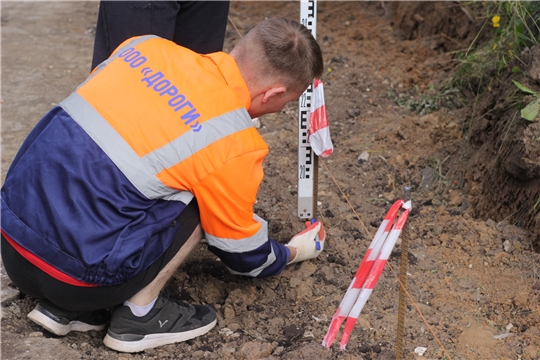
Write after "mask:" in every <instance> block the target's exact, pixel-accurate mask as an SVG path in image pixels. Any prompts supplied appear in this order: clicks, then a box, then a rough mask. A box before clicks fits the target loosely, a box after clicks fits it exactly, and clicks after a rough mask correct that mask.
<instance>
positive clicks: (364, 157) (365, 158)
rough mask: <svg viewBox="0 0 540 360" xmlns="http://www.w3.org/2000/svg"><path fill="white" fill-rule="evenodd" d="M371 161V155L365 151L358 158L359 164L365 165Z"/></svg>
mask: <svg viewBox="0 0 540 360" xmlns="http://www.w3.org/2000/svg"><path fill="white" fill-rule="evenodd" d="M368 159H369V153H368V152H367V151H364V152H363V153H361V154H360V156H359V157H358V162H359V163H363V162H366V161H368Z"/></svg>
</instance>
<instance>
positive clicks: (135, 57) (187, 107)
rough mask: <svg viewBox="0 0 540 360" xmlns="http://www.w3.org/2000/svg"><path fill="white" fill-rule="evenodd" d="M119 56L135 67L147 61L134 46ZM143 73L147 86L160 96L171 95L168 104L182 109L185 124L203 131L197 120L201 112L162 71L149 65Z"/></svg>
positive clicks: (181, 118) (182, 118)
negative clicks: (155, 69)
mask: <svg viewBox="0 0 540 360" xmlns="http://www.w3.org/2000/svg"><path fill="white" fill-rule="evenodd" d="M118 57H120V58H123V59H124V62H126V63H128V64H129V66H130V67H131V68H133V69H136V68H138V67H140V66H142V65H143V64H144V63H146V61H147V59H146V57H145V56H143V55H142V54H141V52H140V51H137V50H135V48H134V47H131V48H129V49H126V50H124V51H122V53H120V54H119V55H118ZM141 73H142V74H143V75H144V77H143V78H142V80H141V81H144V82H146V83H147V84H148V85H146V86H147V87H151V89H152V90H154V91H155V92H157V93H158V94H159V96H168V97H170V98H169V100H168V101H167V105H169V106H170V107H172V108H173V109H174V111H175V112H178V111H180V110H182V112H181V113H182V115H181V116H180V120H182V122H183V123H184V124H185V125H187V126H189V127H190V128H191V129H192V130H193V131H194V132H199V131H201V129H202V125H201V124H200V123H199V122H198V121H197V119H198V118H199V117H200V116H201V114H199V113H198V111H197V109H196V108H195V106H193V104H192V103H191V102H190V101H189V100H187V99H186V97H185V96H184V95H182V94H180V92H179V90H178V88H177V87H176V86H175V85H174V84H172V83H171V81H170V80H168V79H166V78H165V75H164V74H163V73H162V72H161V71H157V72H156V71H154V70H152V69H151V68H149V67H143V68H142V69H141Z"/></svg>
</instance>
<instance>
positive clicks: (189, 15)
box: [92, 1, 229, 69]
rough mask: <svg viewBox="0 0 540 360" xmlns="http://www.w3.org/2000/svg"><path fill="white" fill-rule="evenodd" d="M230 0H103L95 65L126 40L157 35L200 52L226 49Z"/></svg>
mask: <svg viewBox="0 0 540 360" xmlns="http://www.w3.org/2000/svg"><path fill="white" fill-rule="evenodd" d="M228 15H229V1H100V3H99V14H98V20H97V27H96V37H95V42H94V55H93V58H92V69H94V68H95V67H96V66H98V65H99V64H100V63H102V62H103V61H105V60H106V59H107V58H108V57H109V56H110V55H111V53H112V52H113V51H114V50H115V49H116V47H117V46H118V45H120V44H121V43H122V42H123V41H124V40H127V39H129V38H131V37H133V36H139V35H157V36H159V37H162V38H165V39H168V40H172V41H174V42H175V43H177V44H178V45H181V46H184V47H187V48H188V49H191V50H193V51H195V52H197V53H200V54H208V53H212V52H216V51H221V50H222V49H223V41H224V39H225V30H226V27H227V18H228Z"/></svg>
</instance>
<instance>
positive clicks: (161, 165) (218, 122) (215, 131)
mask: <svg viewBox="0 0 540 360" xmlns="http://www.w3.org/2000/svg"><path fill="white" fill-rule="evenodd" d="M252 127H253V121H252V120H251V118H250V116H249V114H248V112H247V111H246V109H244V108H240V109H237V110H233V111H231V112H228V113H225V114H222V115H220V116H217V117H215V118H213V119H210V120H208V121H205V122H204V123H203V130H202V131H201V132H198V133H196V132H193V131H188V132H186V133H184V134H182V135H180V136H179V137H178V138H176V139H174V140H173V141H171V142H170V143H168V144H167V145H165V146H162V147H161V148H159V149H156V150H154V151H152V152H151V153H148V154H146V155H145V156H144V157H143V162H144V164H145V165H146V166H147V167H148V168H150V169H152V171H154V173H156V174H158V173H160V172H161V171H163V170H164V169H168V168H170V167H171V166H174V165H176V164H177V163H179V162H180V161H182V160H184V159H187V158H188V157H190V156H191V155H192V154H194V153H196V152H197V151H199V150H202V149H204V148H205V147H206V146H208V145H210V144H212V143H214V142H216V141H218V140H219V139H222V138H224V137H226V136H229V135H232V134H234V133H236V132H238V131H241V130H244V129H248V128H252Z"/></svg>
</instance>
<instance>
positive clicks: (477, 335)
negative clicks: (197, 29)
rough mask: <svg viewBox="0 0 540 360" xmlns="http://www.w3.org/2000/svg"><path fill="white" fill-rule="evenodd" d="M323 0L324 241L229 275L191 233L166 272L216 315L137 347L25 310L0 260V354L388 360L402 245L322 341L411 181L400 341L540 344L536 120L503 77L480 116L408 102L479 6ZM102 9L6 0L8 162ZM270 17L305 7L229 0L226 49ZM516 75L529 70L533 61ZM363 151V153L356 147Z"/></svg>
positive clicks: (277, 145)
mask: <svg viewBox="0 0 540 360" xmlns="http://www.w3.org/2000/svg"><path fill="white" fill-rule="evenodd" d="M318 8H319V11H318V19H317V20H318V24H317V38H318V40H319V42H320V44H321V46H322V49H323V54H324V57H325V68H326V73H325V75H324V77H323V81H324V86H325V101H326V105H327V110H328V113H329V117H330V123H331V132H332V138H333V141H334V145H335V152H334V154H333V155H332V156H331V157H330V158H328V159H325V160H322V161H321V164H320V169H319V193H318V195H319V196H318V201H319V207H318V215H317V217H318V218H320V219H321V220H322V221H323V222H324V224H325V225H326V228H327V243H326V246H325V251H324V252H323V254H322V255H321V256H320V257H319V258H318V259H316V260H312V261H307V262H303V263H300V264H295V265H293V266H290V267H288V268H287V269H286V270H285V271H284V272H283V273H282V274H281V275H280V276H276V277H273V278H267V279H250V278H243V277H235V276H232V275H230V274H229V273H228V272H227V271H226V269H225V267H224V266H223V265H222V264H221V263H220V262H219V260H218V259H217V258H216V257H215V256H213V254H211V253H210V252H208V251H207V250H206V249H205V245H204V244H201V246H200V248H199V249H197V251H195V253H194V254H193V256H192V257H191V258H190V259H189V260H188V261H187V262H186V263H185V264H184V266H183V267H182V268H181V269H179V270H178V271H177V273H176V274H175V276H174V279H173V281H172V282H171V283H170V285H169V289H170V290H171V291H173V292H175V293H176V295H177V296H179V297H181V298H183V299H185V300H188V301H193V302H198V303H208V304H211V305H213V306H214V307H215V308H216V310H217V312H218V316H219V319H218V325H217V326H216V328H215V329H213V330H212V331H210V332H209V333H208V334H206V335H204V336H201V337H199V338H196V339H193V340H190V341H187V342H184V343H179V344H174V345H168V346H163V347H160V348H157V349H152V350H148V351H145V352H142V353H138V354H119V353H117V352H115V351H112V350H109V349H108V348H107V347H105V346H104V345H103V343H102V339H103V337H104V336H105V331H101V332H88V333H71V334H69V335H67V336H65V337H57V336H54V335H52V334H51V333H49V332H47V331H45V330H43V329H42V328H40V327H39V326H37V325H35V324H34V323H32V322H31V321H30V320H28V319H27V318H26V314H27V313H28V312H29V311H31V310H32V308H33V307H34V306H35V305H36V303H37V300H36V299H32V298H30V297H27V296H25V295H24V294H21V293H19V292H18V291H17V290H16V289H15V288H13V287H12V286H11V284H10V281H9V278H7V276H6V275H5V272H4V271H3V270H2V275H1V276H2V278H1V280H2V307H1V311H2V312H1V316H2V319H1V336H2V344H1V345H2V346H1V357H2V359H10V360H11V359H28V360H37V359H122V360H127V359H220V360H222V359H393V358H395V346H396V337H397V328H396V327H397V314H398V308H397V304H398V292H399V286H398V280H397V276H398V272H399V258H400V256H399V255H400V252H401V246H400V245H399V244H398V245H397V246H396V247H395V249H394V251H393V253H392V256H391V257H390V260H389V263H388V265H387V267H386V269H385V271H384V273H383V274H382V276H381V278H380V280H379V282H378V284H377V286H376V287H375V290H374V291H373V294H372V296H371V298H370V299H369V301H368V302H367V305H366V306H365V308H364V310H363V312H362V313H361V315H360V317H359V319H358V323H357V324H356V327H355V329H354V331H353V334H352V336H351V339H350V340H349V344H348V347H347V350H346V351H341V350H339V346H338V345H337V344H334V346H333V347H332V348H331V349H330V350H328V349H326V348H324V347H323V346H321V341H322V339H323V337H324V334H325V333H326V330H327V328H328V325H329V320H330V319H331V317H332V315H333V313H334V311H335V310H336V308H337V306H338V304H339V302H340V301H341V298H342V296H343V295H344V294H345V291H346V290H347V287H348V286H349V283H350V281H351V280H352V277H353V275H354V273H355V272H356V269H357V267H358V265H359V263H360V261H361V259H362V257H363V255H364V253H365V251H366V249H367V247H368V245H369V243H370V241H371V236H372V235H373V234H374V233H375V231H376V229H377V227H378V226H379V224H380V222H381V220H382V218H383V216H384V215H385V213H386V211H387V210H388V208H389V207H390V205H391V204H392V203H393V202H394V201H395V200H396V199H399V198H402V197H403V186H404V185H407V184H410V185H412V187H413V192H412V201H413V212H412V216H411V217H410V220H409V229H410V231H409V234H410V236H409V238H410V239H409V251H410V254H409V257H408V258H409V266H408V273H407V290H408V292H409V294H410V297H411V299H409V300H408V306H407V311H406V317H405V319H406V322H405V338H404V344H405V358H406V359H415V358H418V357H419V356H418V355H416V354H415V352H414V350H415V349H416V348H417V347H425V348H427V351H426V352H425V353H424V355H423V357H422V358H426V359H443V358H445V359H450V358H452V359H481V360H483V359H540V281H539V277H540V255H539V254H538V253H536V252H534V249H533V248H534V244H535V242H537V241H538V234H540V231H538V226H537V224H536V222H535V219H537V213H534V211H533V212H532V215H531V211H530V210H531V209H532V208H533V205H534V203H535V201H536V200H537V199H538V198H539V195H538V183H539V181H538V178H539V177H540V172H539V171H537V167H535V166H537V162H538V161H539V160H538V147H537V146H535V145H536V143H535V141H537V139H538V138H539V132H540V130H539V128H538V124H539V123H538V122H536V123H528V122H527V123H526V122H524V120H523V119H521V120H515V121H514V122H511V120H510V119H511V116H509V115H508V114H507V113H504V112H503V111H490V109H493V108H496V109H499V108H500V107H497V104H500V102H501V101H504V99H505V97H506V96H507V93H508V91H510V90H509V89H507V88H505V84H508V83H510V82H509V81H501V82H499V83H498V85H497V86H496V87H495V88H494V89H493V91H492V92H490V93H489V94H488V95H486V96H484V97H483V98H481V99H480V101H479V105H478V108H477V109H476V113H475V114H476V115H475V116H472V115H471V114H473V107H472V106H465V107H462V108H460V109H448V108H446V109H445V108H442V109H440V110H436V111H435V112H432V113H429V114H423V113H422V114H419V113H418V112H416V111H411V110H410V109H409V108H407V107H406V106H403V104H406V103H407V102H406V100H407V99H421V98H422V96H423V95H429V94H433V90H432V89H437V88H439V87H440V85H441V83H442V82H444V81H445V79H447V78H448V77H449V76H450V74H451V71H452V69H453V68H454V65H455V63H454V62H453V59H452V51H454V50H459V49H463V48H466V47H467V46H468V44H469V43H470V41H471V40H472V39H473V38H474V37H475V36H476V34H477V33H478V30H479V28H480V25H481V23H480V22H479V21H478V20H477V19H476V18H474V17H473V16H472V15H471V13H470V12H468V11H466V10H465V9H464V8H462V7H461V6H460V5H459V3H457V2H442V3H432V2H412V3H409V2H407V3H403V2H395V3H394V2H353V1H346V2H334V1H328V2H319V4H318ZM97 10H98V2H47V3H44V2H2V3H1V25H2V58H1V60H2V92H1V94H2V96H1V98H2V159H1V160H2V179H3V178H4V177H5V173H6V171H7V168H8V166H9V164H10V162H11V161H12V159H13V157H14V156H15V154H16V152H17V150H18V148H19V146H20V145H21V143H22V141H23V140H24V138H25V137H26V135H27V134H28V133H29V132H30V130H31V129H32V127H33V126H34V125H35V123H36V122H37V121H38V120H39V119H40V118H41V117H42V116H43V115H44V114H45V113H46V112H47V111H48V110H49V109H50V108H51V106H52V105H55V104H56V103H58V102H60V101H61V100H62V99H63V98H65V97H66V96H67V95H68V94H69V93H71V92H72V91H73V90H74V89H75V87H76V86H77V85H78V84H79V83H81V82H82V81H83V80H84V79H85V77H86V76H87V75H88V73H89V71H90V61H91V55H92V48H93V40H94V32H95V22H96V19H97ZM270 16H284V17H288V18H292V19H298V18H299V3H298V2H233V3H232V5H231V11H230V18H231V22H230V23H229V27H228V31H227V39H226V44H225V50H226V51H227V50H230V49H231V47H232V46H233V45H234V43H235V41H237V40H238V38H239V33H240V34H244V33H245V32H246V31H248V30H249V29H250V28H251V27H252V26H254V25H256V24H257V23H259V22H260V21H262V20H263V19H264V18H265V17H270ZM233 24H234V26H233ZM533 51H537V50H535V49H533V50H531V52H533ZM534 59H535V57H534V56H531V57H530V59H529V60H530V66H531V68H530V69H529V70H534V69H536V68H535V65H534ZM537 70H538V69H537ZM530 73H531V74H534V73H535V72H534V71H530ZM537 73H540V72H537ZM520 81H521V82H522V83H527V84H528V86H531V87H535V86H538V79H535V78H534V77H531V78H529V80H528V81H526V79H520ZM508 86H510V85H508ZM398 103H400V104H402V105H398ZM409 104H411V102H409ZM478 114H480V115H478ZM296 118H297V108H296V104H289V105H288V107H287V108H285V109H284V110H283V111H282V112H280V113H277V114H272V115H267V116H264V117H263V118H261V125H262V126H261V128H260V132H261V133H262V134H263V136H264V138H265V140H266V141H267V142H268V144H269V146H270V148H271V152H270V154H269V156H268V158H267V161H266V162H265V173H266V177H265V180H264V182H263V185H262V188H261V190H260V192H259V199H258V203H257V205H256V211H257V213H258V214H259V215H260V216H262V217H263V218H266V219H267V220H268V221H269V224H270V230H271V235H272V236H273V237H274V238H277V239H279V240H280V241H282V242H286V241H288V239H290V237H291V236H292V235H293V234H295V233H296V232H298V231H300V230H301V229H302V223H301V221H299V219H298V218H297V216H296V197H297V188H296V177H297V174H296V167H295V165H294V164H295V163H296V161H297V120H296ZM471 123H472V125H473V126H472V127H471V126H470V125H471ZM509 124H515V125H512V126H510V125H509ZM508 129H511V131H509V130H508ZM469 130H470V131H469ZM501 134H503V135H504V134H510V135H509V136H510V137H509V138H506V140H501ZM498 149H503V150H501V151H500V152H498V151H499V150H498ZM362 153H366V154H367V155H368V157H367V160H365V157H363V159H364V160H359V157H360V155H361V154H362ZM364 156H365V155H364ZM524 158H525V159H528V161H525V160H523V159H524ZM516 212H519V213H520V214H521V216H520V217H518V218H516V216H515V213H516ZM516 225H522V226H523V227H518V226H516ZM338 340H339V338H338Z"/></svg>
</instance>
